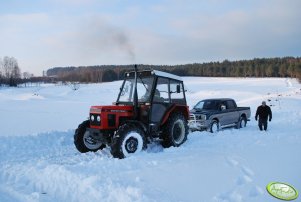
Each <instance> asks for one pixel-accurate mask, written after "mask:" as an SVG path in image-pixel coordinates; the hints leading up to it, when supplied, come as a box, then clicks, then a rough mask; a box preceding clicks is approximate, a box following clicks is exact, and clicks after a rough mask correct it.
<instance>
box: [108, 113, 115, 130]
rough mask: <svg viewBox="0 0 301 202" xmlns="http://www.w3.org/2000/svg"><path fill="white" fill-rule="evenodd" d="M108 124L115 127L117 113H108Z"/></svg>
mask: <svg viewBox="0 0 301 202" xmlns="http://www.w3.org/2000/svg"><path fill="white" fill-rule="evenodd" d="M108 124H109V126H110V127H114V126H115V124H116V115H115V114H108Z"/></svg>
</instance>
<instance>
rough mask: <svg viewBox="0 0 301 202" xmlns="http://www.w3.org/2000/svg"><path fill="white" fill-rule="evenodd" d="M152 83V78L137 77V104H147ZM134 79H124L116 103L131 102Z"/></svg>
mask: <svg viewBox="0 0 301 202" xmlns="http://www.w3.org/2000/svg"><path fill="white" fill-rule="evenodd" d="M153 83H154V77H142V78H141V77H138V78H137V93H138V102H149V101H150V94H151V90H152V87H153ZM134 88H135V79H134V78H126V80H125V81H124V82H123V85H122V88H121V89H120V94H119V97H118V100H117V102H118V103H120V102H127V103H129V102H133V98H134Z"/></svg>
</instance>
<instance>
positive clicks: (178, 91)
mask: <svg viewBox="0 0 301 202" xmlns="http://www.w3.org/2000/svg"><path fill="white" fill-rule="evenodd" d="M177 93H181V87H180V84H178V85H177Z"/></svg>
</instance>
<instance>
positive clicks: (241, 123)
mask: <svg viewBox="0 0 301 202" xmlns="http://www.w3.org/2000/svg"><path fill="white" fill-rule="evenodd" d="M246 126H247V119H246V117H244V116H241V117H240V119H239V121H238V123H237V128H238V129H239V128H245V127H246Z"/></svg>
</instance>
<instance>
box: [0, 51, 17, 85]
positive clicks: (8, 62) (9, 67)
mask: <svg viewBox="0 0 301 202" xmlns="http://www.w3.org/2000/svg"><path fill="white" fill-rule="evenodd" d="M2 67H3V74H4V77H5V78H6V79H7V80H8V84H9V85H10V86H17V80H18V79H20V78H21V71H20V68H19V65H18V61H17V59H15V58H14V57H8V56H5V57H4V58H3V61H2Z"/></svg>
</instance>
